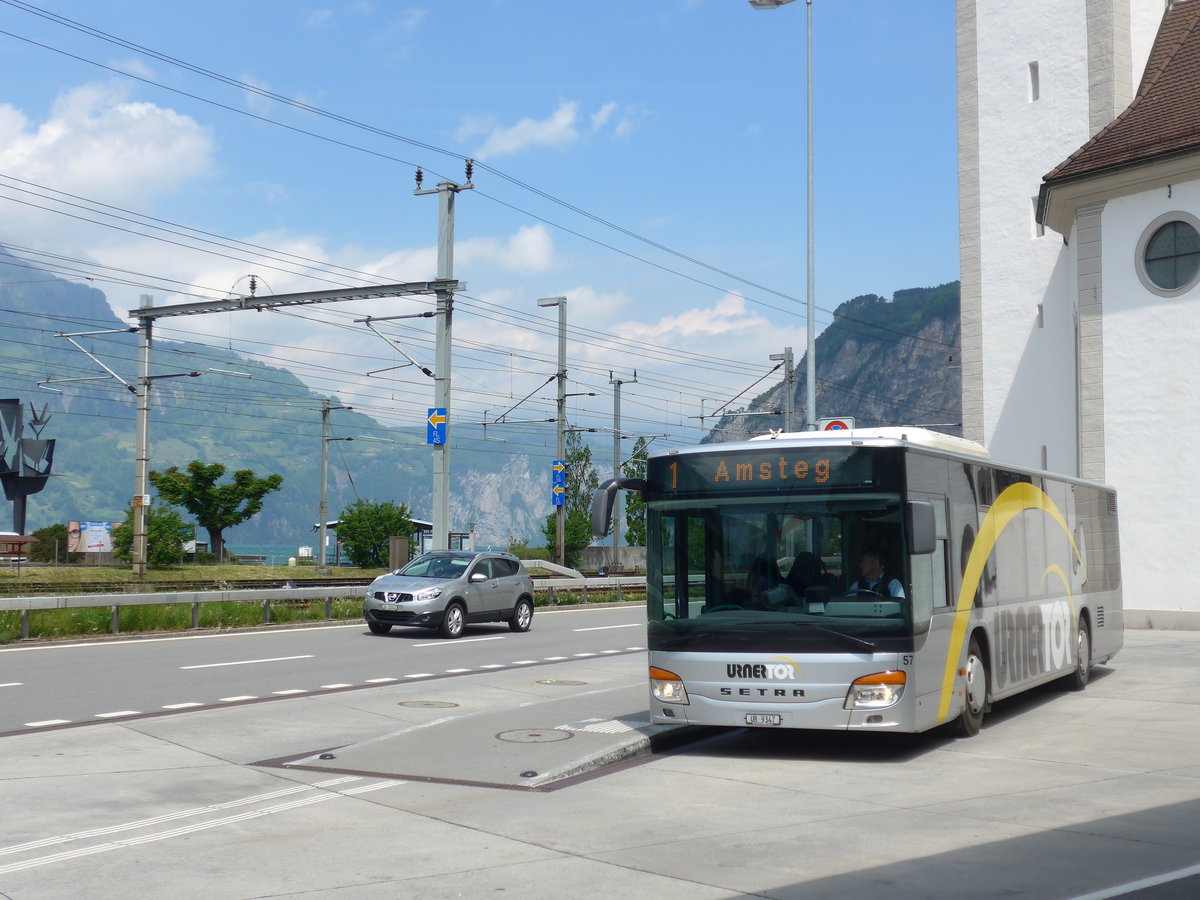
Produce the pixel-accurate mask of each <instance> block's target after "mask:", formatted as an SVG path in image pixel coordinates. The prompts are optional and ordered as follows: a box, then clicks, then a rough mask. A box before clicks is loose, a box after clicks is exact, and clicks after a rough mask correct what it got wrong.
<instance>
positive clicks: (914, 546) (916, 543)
mask: <svg viewBox="0 0 1200 900" xmlns="http://www.w3.org/2000/svg"><path fill="white" fill-rule="evenodd" d="M904 517H905V519H906V521H905V523H904V524H905V525H907V526H908V552H909V553H912V554H919V553H932V552H933V551H934V550H935V549H936V547H937V525H936V523H935V522H934V517H933V503H932V502H931V501H929V500H909V501H908V504H907V505H906V506H905V509H904Z"/></svg>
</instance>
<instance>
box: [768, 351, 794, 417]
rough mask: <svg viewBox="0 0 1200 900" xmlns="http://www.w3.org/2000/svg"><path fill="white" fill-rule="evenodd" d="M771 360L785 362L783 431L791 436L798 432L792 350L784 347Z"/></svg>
mask: <svg viewBox="0 0 1200 900" xmlns="http://www.w3.org/2000/svg"><path fill="white" fill-rule="evenodd" d="M771 360H772V361H774V362H778V361H780V360H782V361H783V390H784V396H783V431H784V433H785V434H791V433H792V432H793V431H795V430H796V369H795V367H794V364H793V362H792V348H791V347H784V348H783V352H782V353H772V354H771Z"/></svg>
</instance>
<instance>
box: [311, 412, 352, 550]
mask: <svg viewBox="0 0 1200 900" xmlns="http://www.w3.org/2000/svg"><path fill="white" fill-rule="evenodd" d="M350 408H351V407H349V406H333V405H332V404H330V402H329V400H328V398H326V399H324V400H322V401H321V499H320V502H319V503H318V504H317V568H318V569H323V568H324V567H325V543H326V541H327V540H328V538H327V537H326V524H325V522H326V519H328V518H329V512H328V509H327V502H326V498H327V497H328V494H329V442H330V441H331V440H333V438H331V437H330V436H329V411H330V410H332V409H350ZM338 440H352V438H339V439H338Z"/></svg>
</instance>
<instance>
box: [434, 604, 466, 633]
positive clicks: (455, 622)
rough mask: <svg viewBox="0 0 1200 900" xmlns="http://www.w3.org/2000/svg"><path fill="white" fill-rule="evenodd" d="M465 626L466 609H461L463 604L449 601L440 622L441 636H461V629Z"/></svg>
mask: <svg viewBox="0 0 1200 900" xmlns="http://www.w3.org/2000/svg"><path fill="white" fill-rule="evenodd" d="M466 627H467V611H466V610H465V609H463V605H462V604H461V603H451V604H450V605H449V606H447V607H446V614H445V615H444V616H443V617H442V624H441V627H440V628H439V631H441V633H442V637H447V638H456V637H462V633H463V629H464V628H466Z"/></svg>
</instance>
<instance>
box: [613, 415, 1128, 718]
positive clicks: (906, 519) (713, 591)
mask: <svg viewBox="0 0 1200 900" xmlns="http://www.w3.org/2000/svg"><path fill="white" fill-rule="evenodd" d="M622 489H624V490H633V491H638V492H639V493H641V495H642V496H643V498H644V499H645V502H646V533H647V548H646V550H647V614H648V620H649V621H648V628H647V641H648V643H647V647H648V649H649V664H650V672H649V676H650V712H651V718H652V721H653V722H655V723H660V724H663V723H685V724H696V725H719V726H722V725H723V726H761V727H775V728H813V729H847V730H856V731H895V732H919V731H925V730H927V729H930V728H933V727H936V726H939V725H950V726H951V727H952V728H956V729H957V731H958V732H959V733H960V734H963V735H973V734H976V733H977V732H978V731H979V728H980V725H981V723H982V720H983V716H984V713H985V712H986V711H987V710H988V708H989V706H990V705H991V704H992V703H993V702H994V701H996V700H1002V699H1004V698H1005V697H1010V696H1012V695H1013V694H1017V693H1019V692H1021V691H1024V690H1028V689H1029V688H1032V687H1035V686H1036V685H1040V684H1045V683H1046V682H1050V681H1055V680H1060V681H1061V682H1062V683H1063V684H1064V686H1066V687H1070V688H1072V689H1075V690H1082V689H1083V688H1084V687H1085V686H1086V684H1087V681H1088V677H1089V671H1090V669H1091V667H1092V666H1093V665H1094V664H1098V663H1103V662H1107V661H1108V659H1109V658H1110V657H1112V656H1113V654H1115V653H1116V652H1117V651H1118V650H1119V649H1120V647H1121V644H1122V631H1123V612H1122V604H1121V583H1120V581H1121V579H1120V556H1119V545H1118V535H1117V507H1116V494H1115V492H1114V491H1113V490H1112V489H1111V488H1108V487H1105V486H1104V485H1100V484H1094V483H1090V482H1087V481H1083V480H1080V479H1075V478H1068V477H1063V476H1060V475H1052V474H1050V473H1048V472H1041V471H1034V470H1027V469H1020V468H1014V467H1010V466H1002V465H997V464H996V463H994V462H992V461H991V460H990V459H989V458H988V455H987V453H986V451H985V450H984V449H983V447H981V446H980V445H979V444H976V443H974V442H972V441H967V440H964V439H961V438H956V437H952V436H949V435H944V434H940V433H938V432H933V431H928V430H925V429H920V428H907V427H905V428H875V429H856V430H850V431H836V432H805V433H800V434H772V435H769V436H764V437H760V438H753V439H751V440H748V441H743V442H738V443H729V444H710V445H706V446H700V447H695V448H691V449H686V450H671V451H666V452H663V453H659V454H656V455H654V456H652V457H650V458H649V460H648V461H647V473H646V478H645V479H630V478H622V479H613V480H610V481H607V482H605V483H604V484H602V485H601V487H600V489H599V490H598V491H597V493H596V495H595V498H594V501H593V506H592V518H593V531H594V532H596V535H597V537H603V536H604V535H605V534H607V532H608V528H609V524H610V523H609V520H610V519H611V516H612V508H613V504H614V498H615V494H616V491H618V490H622Z"/></svg>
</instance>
